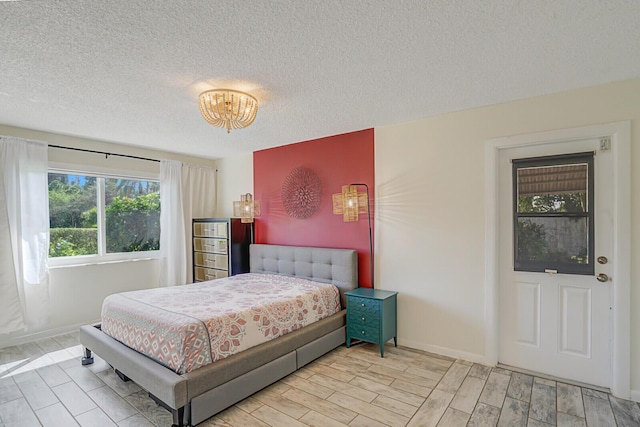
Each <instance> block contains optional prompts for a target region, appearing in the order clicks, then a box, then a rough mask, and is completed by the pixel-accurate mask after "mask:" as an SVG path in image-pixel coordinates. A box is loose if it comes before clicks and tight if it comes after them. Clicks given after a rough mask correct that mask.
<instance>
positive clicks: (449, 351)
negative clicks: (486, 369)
mask: <svg viewBox="0 0 640 427" xmlns="http://www.w3.org/2000/svg"><path fill="white" fill-rule="evenodd" d="M398 342H399V343H401V344H402V345H403V346H404V347H409V348H414V349H416V350H422V351H428V352H429V353H435V354H439V355H441V356H447V357H453V358H455V359H462V360H466V361H467V362H473V363H480V364H482V365H486V364H487V363H486V360H487V359H486V357H485V355H484V354H477V353H469V352H466V351H461V350H456V349H453V348H448V347H440V346H437V345H431V344H424V343H420V342H417V341H411V340H406V339H402V338H400V339H398Z"/></svg>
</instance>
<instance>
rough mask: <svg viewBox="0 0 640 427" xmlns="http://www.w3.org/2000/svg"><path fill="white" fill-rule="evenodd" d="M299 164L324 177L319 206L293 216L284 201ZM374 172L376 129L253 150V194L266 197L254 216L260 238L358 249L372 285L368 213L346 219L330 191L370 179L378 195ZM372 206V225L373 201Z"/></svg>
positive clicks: (364, 281) (365, 281)
mask: <svg viewBox="0 0 640 427" xmlns="http://www.w3.org/2000/svg"><path fill="white" fill-rule="evenodd" d="M299 166H305V167H307V168H309V169H311V170H313V171H314V172H315V173H316V175H318V177H319V178H320V182H321V183H322V196H321V202H320V208H319V209H318V211H317V212H316V213H315V214H314V215H312V216H311V217H309V218H307V219H296V218H291V217H290V216H289V215H288V214H287V212H286V210H285V208H284V205H283V204H282V197H281V191H282V184H283V183H284V181H285V178H286V177H287V176H288V175H289V174H290V173H291V171H292V170H293V169H294V168H296V167H299ZM374 176H375V175H374V132H373V129H366V130H362V131H358V132H352V133H347V134H343V135H336V136H330V137H327V138H321V139H315V140H311V141H305V142H299V143H297V144H291V145H285V146H281V147H276V148H271V149H267V150H261V151H256V152H254V153H253V189H254V197H255V200H259V201H260V203H261V215H260V217H258V218H256V219H255V232H256V235H255V238H256V243H268V244H273V245H297V246H316V247H331V248H349V249H356V250H357V251H358V270H359V271H358V277H359V282H360V286H364V287H371V274H370V265H369V227H368V223H367V216H366V214H361V215H360V219H359V220H358V221H357V222H343V221H342V215H334V214H333V204H332V197H331V196H332V194H334V193H340V192H341V191H342V186H343V185H347V184H351V183H365V184H367V185H368V186H369V197H370V200H371V201H373V200H375V199H374V189H375V182H374ZM358 191H362V192H364V191H365V189H364V187H358ZM370 206H371V226H372V228H373V218H374V204H373V203H371V204H370ZM372 233H373V230H372ZM374 237H375V236H374Z"/></svg>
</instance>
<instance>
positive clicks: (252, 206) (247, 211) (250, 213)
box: [233, 193, 260, 223]
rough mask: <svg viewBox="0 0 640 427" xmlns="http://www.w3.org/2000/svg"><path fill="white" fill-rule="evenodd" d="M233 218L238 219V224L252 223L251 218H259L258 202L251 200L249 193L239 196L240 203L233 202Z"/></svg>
mask: <svg viewBox="0 0 640 427" xmlns="http://www.w3.org/2000/svg"><path fill="white" fill-rule="evenodd" d="M233 216H235V217H240V218H241V221H240V222H244V223H246V222H253V218H254V217H256V216H260V202H259V201H257V200H253V196H252V195H251V193H247V194H242V195H240V201H234V202H233Z"/></svg>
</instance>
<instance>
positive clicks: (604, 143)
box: [600, 137, 611, 151]
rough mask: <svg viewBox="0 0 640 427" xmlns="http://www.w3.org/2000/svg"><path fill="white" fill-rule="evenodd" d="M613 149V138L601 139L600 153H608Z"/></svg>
mask: <svg viewBox="0 0 640 427" xmlns="http://www.w3.org/2000/svg"><path fill="white" fill-rule="evenodd" d="M609 148H611V138H610V137H606V138H600V151H607V150H608V149H609Z"/></svg>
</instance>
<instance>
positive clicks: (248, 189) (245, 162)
mask: <svg viewBox="0 0 640 427" xmlns="http://www.w3.org/2000/svg"><path fill="white" fill-rule="evenodd" d="M217 169H218V175H217V177H218V179H217V181H218V209H217V210H216V217H220V218H230V217H232V216H233V202H234V201H235V200H240V195H242V194H246V193H251V194H253V153H247V154H241V155H238V156H233V157H227V158H224V159H220V160H218V164H217Z"/></svg>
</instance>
